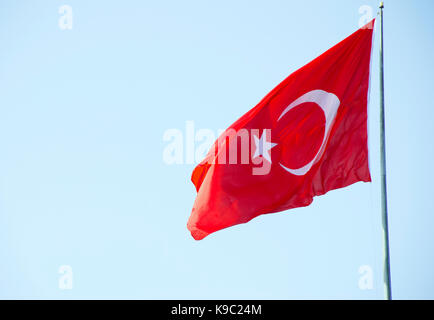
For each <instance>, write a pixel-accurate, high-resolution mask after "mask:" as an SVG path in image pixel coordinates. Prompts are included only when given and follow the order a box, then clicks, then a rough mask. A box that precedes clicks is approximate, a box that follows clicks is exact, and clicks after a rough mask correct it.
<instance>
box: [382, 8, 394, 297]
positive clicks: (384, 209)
mask: <svg viewBox="0 0 434 320" xmlns="http://www.w3.org/2000/svg"><path fill="white" fill-rule="evenodd" d="M383 9H384V3H383V2H380V133H381V140H380V147H381V209H382V220H383V242H384V291H385V299H387V300H391V299H392V286H391V280H390V256H389V252H390V250H389V226H388V218H387V188H386V186H387V185H386V137H385V125H384V122H385V121H384V67H383V59H384V57H383Z"/></svg>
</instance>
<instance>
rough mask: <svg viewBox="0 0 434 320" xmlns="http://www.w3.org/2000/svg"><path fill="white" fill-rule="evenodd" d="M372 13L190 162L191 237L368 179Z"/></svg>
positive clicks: (291, 206)
mask: <svg viewBox="0 0 434 320" xmlns="http://www.w3.org/2000/svg"><path fill="white" fill-rule="evenodd" d="M373 26H374V20H373V21H372V22H370V23H369V24H368V25H367V26H365V27H363V28H361V29H359V30H358V31H356V32H355V33H353V34H352V35H350V36H349V37H348V38H346V39H344V40H343V41H341V42H340V43H338V44H337V45H335V46H334V47H332V48H331V49H329V50H328V51H326V52H325V53H323V54H322V55H320V56H319V57H318V58H316V59H315V60H313V61H312V62H310V63H308V64H307V65H305V66H304V67H302V68H301V69H299V70H297V71H295V72H294V73H292V74H291V75H290V76H289V77H287V78H286V79H285V80H284V81H283V82H282V83H280V84H279V85H278V86H277V87H276V88H275V89H273V90H272V91H271V92H270V93H269V94H268V95H267V96H266V97H265V98H264V99H263V100H262V101H261V102H260V103H259V104H258V105H257V106H255V107H254V108H253V109H251V110H250V111H249V112H247V113H246V114H245V115H243V116H242V117H241V118H240V119H238V120H237V121H236V122H235V123H234V124H232V125H231V126H230V127H229V128H228V129H226V131H225V132H224V133H223V134H222V135H221V136H220V137H219V138H218V139H217V141H216V142H215V143H214V145H213V147H212V148H211V150H210V151H209V152H208V154H207V156H206V157H205V159H204V160H203V161H202V162H201V163H200V164H199V165H198V166H197V167H196V168H195V169H194V171H193V174H192V177H191V180H192V182H193V183H194V185H195V186H196V189H197V197H196V200H195V202H194V206H193V210H192V212H191V216H190V218H189V220H188V224H187V227H188V229H189V230H190V232H191V234H192V236H193V237H194V238H195V239H196V240H200V239H203V238H204V237H206V236H207V235H209V234H210V233H213V232H215V231H218V230H220V229H223V228H227V227H230V226H233V225H236V224H240V223H245V222H248V221H250V220H251V219H253V218H255V217H257V216H258V215H261V214H266V213H273V212H279V211H283V210H287V209H291V208H296V207H302V206H307V205H309V204H310V203H312V201H313V197H314V196H318V195H323V194H325V193H326V192H328V191H330V190H333V189H337V188H343V187H346V186H348V185H350V184H353V183H355V182H357V181H365V182H369V181H371V177H370V173H369V165H368V147H367V96H368V88H369V69H370V57H371V46H372V32H373Z"/></svg>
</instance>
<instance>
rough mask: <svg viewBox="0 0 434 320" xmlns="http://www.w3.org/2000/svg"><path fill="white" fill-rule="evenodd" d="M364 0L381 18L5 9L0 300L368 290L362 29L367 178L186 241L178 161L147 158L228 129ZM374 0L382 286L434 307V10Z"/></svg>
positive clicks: (374, 187)
mask: <svg viewBox="0 0 434 320" xmlns="http://www.w3.org/2000/svg"><path fill="white" fill-rule="evenodd" d="M64 4H67V5H70V6H71V7H72V9H73V27H72V29H71V30H61V29H60V28H59V26H58V20H59V17H60V16H61V15H60V14H59V13H58V9H59V7H60V6H61V5H64ZM362 5H369V6H372V7H373V10H374V14H375V13H376V12H377V9H376V8H377V6H378V2H377V1H368V0H363V1H355V0H354V1H343V0H342V1H322V0H317V1H314V0H311V1H308V3H306V2H304V1H283V0H282V1H247V0H244V1H226V0H225V1H199V0H198V1H165V2H159V1H158V2H156V1H122V2H119V1H85V0H80V1H79V0H70V1H19V2H18V1H2V2H1V5H0V6H1V8H0V43H1V50H0V88H1V89H0V150H1V157H0V262H1V263H0V298H56V299H68V298H74V299H75V298H85V299H86V298H133V299H136V298H137V299H138V298H144V299H149V298H171V299H175V298H176V299H178V298H179V299H181V298H182V299H189V298H194V299H205V298H216V299H218V298H257V299H269V298H273V299H302V298H315V299H317V298H320V299H321V298H330V299H335V298H355V299H381V298H382V297H383V287H382V234H381V212H380V185H379V139H378V137H379V130H378V126H379V125H378V119H379V117H378V39H379V36H378V33H376V39H375V47H374V49H373V57H372V59H373V60H372V75H371V80H372V81H371V91H370V105H369V117H370V119H369V139H370V141H369V147H370V166H371V173H372V177H373V183H357V184H355V185H353V186H350V187H348V188H345V189H340V190H336V191H332V192H330V193H328V194H327V195H325V196H322V197H317V198H316V199H315V201H314V203H313V204H312V205H311V206H309V207H306V208H300V209H294V210H291V211H287V212H282V213H277V214H272V215H267V216H262V217H259V218H257V219H254V220H252V221H251V222H250V223H248V224H244V225H240V226H235V227H232V228H229V229H225V230H223V231H220V232H217V233H215V234H213V235H211V236H209V237H208V238H206V239H205V240H203V241H200V242H197V241H194V240H193V239H192V237H191V236H190V234H189V232H188V231H187V229H186V222H187V219H188V216H189V215H190V211H191V207H192V205H193V201H194V198H195V189H194V186H193V185H192V184H191V183H190V180H189V179H190V174H191V171H192V169H193V168H194V164H179V165H167V164H166V163H164V161H163V158H162V154H163V150H164V148H165V147H166V146H167V142H165V141H163V134H164V132H166V130H168V129H170V128H177V129H179V130H181V131H182V132H184V131H185V123H186V121H187V120H194V123H195V126H196V129H200V128H208V129H212V130H218V129H221V128H225V127H227V126H228V125H230V124H231V123H232V122H233V121H235V120H236V119H237V118H238V117H239V116H241V115H242V114H243V113H245V112H246V111H248V110H249V109H250V108H252V107H253V106H254V105H255V104H256V103H257V102H259V100H260V99H261V98H262V97H263V96H265V95H266V94H267V93H268V92H269V91H270V90H271V89H272V88H273V87H274V86H276V85H277V84H278V83H279V82H280V81H281V80H282V79H284V78H285V77H286V76H287V75H289V74H290V73H291V72H293V71H295V70H296V69H298V68H299V67H301V66H303V65H304V64H306V63H307V62H309V61H310V60H312V59H313V58H315V57H316V56H318V55H319V54H320V53H322V52H323V51H325V50H326V49H328V48H329V47H331V46H333V45H334V44H336V43H337V42H338V41H340V40H342V39H343V38H345V37H346V36H348V35H349V34H351V33H352V32H353V31H355V30H356V29H357V28H358V21H359V19H360V17H361V14H360V13H359V11H358V10H359V7H360V6H362ZM385 5H386V8H385V19H386V20H385V76H386V79H385V80H386V84H385V86H386V87H385V90H386V121H387V122H386V126H387V166H388V172H387V173H388V188H389V189H388V191H389V210H390V211H389V214H390V237H391V263H392V282H393V294H394V297H395V298H401V299H407V298H410V299H411V298H431V299H433V298H434V272H433V270H434V233H433V229H434V205H433V201H432V199H433V196H432V190H433V187H432V186H433V178H434V173H433V170H432V158H433V156H434V143H433V140H432V139H433V137H434V125H433V119H434V102H433V101H434V100H433V99H432V98H430V94H431V93H432V91H433V90H432V89H433V88H432V86H433V76H432V74H433V71H434V59H433V56H434V55H433V54H434V50H433V49H434V47H433V45H434V42H433V39H434V20H433V19H432V12H433V10H434V2H433V1H431V0H425V1H417V4H416V2H414V1H386V3H385ZM62 265H69V266H71V268H72V271H73V288H72V289H70V290H61V289H59V286H58V281H59V277H61V275H60V274H59V273H58V270H59V267H60V266H62ZM362 265H368V266H370V267H371V268H372V270H373V288H372V290H361V289H360V288H359V286H358V282H359V278H360V277H361V275H360V274H359V272H358V270H359V267H360V266H362Z"/></svg>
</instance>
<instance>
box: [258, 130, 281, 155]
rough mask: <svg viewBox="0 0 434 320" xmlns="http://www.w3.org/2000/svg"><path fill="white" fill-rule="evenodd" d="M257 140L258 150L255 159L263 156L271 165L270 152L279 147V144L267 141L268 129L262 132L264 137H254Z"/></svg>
mask: <svg viewBox="0 0 434 320" xmlns="http://www.w3.org/2000/svg"><path fill="white" fill-rule="evenodd" d="M253 137H254V138H255V145H256V150H255V154H254V155H253V159H255V158H257V157H259V156H262V157H264V158H265V159H267V160H268V162H270V163H271V156H270V152H269V151H270V150H271V148H273V147H275V146H277V143H272V142H269V141H267V134H266V129H265V130H263V131H262V136H261V137H260V138H258V137H257V136H253Z"/></svg>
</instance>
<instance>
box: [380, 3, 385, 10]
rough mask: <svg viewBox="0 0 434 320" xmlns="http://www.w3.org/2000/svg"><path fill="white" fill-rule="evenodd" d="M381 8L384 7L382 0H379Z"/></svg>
mask: <svg viewBox="0 0 434 320" xmlns="http://www.w3.org/2000/svg"><path fill="white" fill-rule="evenodd" d="M383 8H384V2H383V1H381V2H380V9H383Z"/></svg>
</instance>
